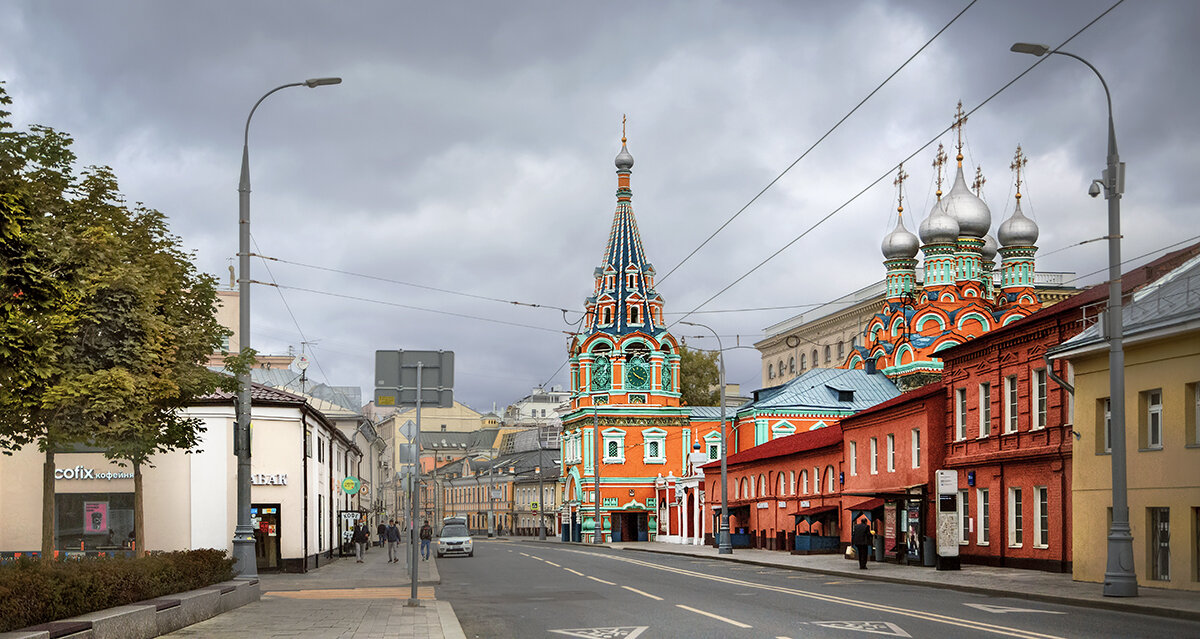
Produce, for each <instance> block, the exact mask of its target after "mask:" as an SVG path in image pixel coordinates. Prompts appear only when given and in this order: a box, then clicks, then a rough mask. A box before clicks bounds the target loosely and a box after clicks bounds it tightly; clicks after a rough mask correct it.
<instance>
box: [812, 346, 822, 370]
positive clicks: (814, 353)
mask: <svg viewBox="0 0 1200 639" xmlns="http://www.w3.org/2000/svg"><path fill="white" fill-rule="evenodd" d="M812 355H813V356H812V363H813V368H816V367H817V364H819V363H821V359H820V358H819V357H817V349H815V348H814V349H813V353H812Z"/></svg>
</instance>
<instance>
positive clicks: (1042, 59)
mask: <svg viewBox="0 0 1200 639" xmlns="http://www.w3.org/2000/svg"><path fill="white" fill-rule="evenodd" d="M1124 1H1125V0H1117V2H1116V3H1114V4H1113V5H1112V6H1111V7H1109V8H1108V9H1105V10H1104V12H1103V13H1101V14H1100V15H1098V16H1096V17H1095V18H1093V19H1092V21H1091V22H1088V23H1087V24H1085V25H1084V26H1083V27H1081V28H1080V29H1079V30H1078V31H1076V32H1075V33H1074V34H1072V35H1071V37H1069V38H1067V39H1066V40H1063V41H1062V42H1061V43H1060V44H1059V45H1058V46H1056V47H1054V49H1052V50H1055V51H1056V50H1058V49H1060V48H1062V47H1063V46H1065V45H1066V44H1068V43H1069V42H1071V41H1072V40H1074V39H1075V38H1077V37H1078V36H1079V34H1081V33H1083V32H1084V31H1086V30H1087V29H1089V28H1090V27H1091V26H1092V25H1094V24H1096V22H1098V21H1099V20H1100V19H1101V18H1103V17H1104V16H1106V15H1108V14H1109V13H1110V12H1111V11H1112V10H1113V9H1116V8H1117V7H1118V6H1119V5H1120V4H1121V3H1122V2H1124ZM1045 61H1046V56H1043V57H1040V58H1038V60H1037V61H1036V62H1034V63H1033V64H1031V65H1029V67H1027V68H1026V69H1025V70H1024V71H1022V72H1020V73H1018V74H1017V75H1016V77H1014V78H1013V79H1011V80H1009V81H1008V82H1006V83H1004V85H1003V86H1001V87H1000V88H999V89H997V90H996V91H995V92H993V93H992V94H991V95H989V96H988V97H987V98H985V99H984V100H983V101H982V102H980V103H979V104H978V105H976V106H975V107H974V108H972V109H971V110H970V111H968V112H967V113H966V114H964V117H969V116H971V115H973V114H974V113H975V112H976V111H978V110H979V109H982V108H983V107H984V105H986V104H987V103H988V102H991V101H992V100H993V99H994V98H995V97H996V96H998V95H1000V94H1001V93H1003V92H1004V91H1005V90H1007V89H1008V88H1009V87H1010V86H1012V85H1013V84H1015V83H1016V82H1017V80H1020V79H1021V78H1023V77H1025V75H1026V74H1027V73H1029V72H1030V71H1032V70H1033V69H1034V68H1035V67H1037V66H1038V65H1039V64H1041V63H1043V62H1045ZM953 127H954V125H953V124H952V125H950V126H948V127H946V128H945V129H942V130H941V131H940V132H939V133H938V134H937V135H935V136H933V137H932V138H931V139H930V140H929V141H928V142H926V143H925V144H922V145H921V146H920V147H918V148H917V149H916V150H915V151H913V152H912V153H910V154H908V156H906V157H905V158H904V159H902V160H901V161H899V162H897V163H896V164H893V165H892V166H891V167H889V168H888V170H887V171H885V172H884V173H883V174H882V175H880V176H879V177H877V178H875V179H874V180H872V181H871V182H870V183H869V184H867V185H866V186H865V187H863V188H862V189H861V190H859V191H858V192H857V193H855V194H854V195H853V196H851V197H850V199H848V200H846V201H845V202H843V203H842V204H841V205H840V206H838V207H837V208H835V209H833V210H832V211H830V212H829V213H828V214H827V215H825V216H824V217H822V218H821V219H819V220H817V221H816V222H815V223H814V224H813V225H812V226H810V227H808V228H807V229H806V230H805V231H804V232H802V233H800V235H797V236H796V237H794V238H792V240H791V241H789V242H788V243H787V244H784V245H783V246H782V247H780V248H779V249H778V250H776V251H775V252H774V253H771V254H770V255H768V256H767V257H766V259H764V260H763V261H761V262H759V263H758V264H757V265H755V266H754V267H753V268H751V269H750V270H749V271H747V272H746V273H744V274H742V275H741V276H739V277H738V278H737V279H735V280H734V281H732V282H730V283H729V284H728V285H727V286H725V288H722V289H721V290H719V291H717V292H716V293H714V294H713V295H712V296H711V297H709V298H708V299H706V300H705V301H704V302H702V303H700V305H698V306H697V307H696V308H694V309H692V310H691V311H689V312H688V313H687V314H685V315H684V316H683V317H684V318H686V317H688V316H690V315H691V314H692V313H695V312H696V311H698V310H700V308H702V307H703V306H704V305H705V304H708V303H709V302H711V301H713V300H715V299H717V298H718V297H720V296H721V295H722V294H724V293H725V292H726V291H728V290H729V289H731V288H733V287H734V286H736V285H737V284H738V283H739V282H741V281H742V280H744V279H746V278H747V277H749V276H750V275H752V274H753V273H754V272H755V271H757V270H758V269H760V268H762V267H763V266H764V265H766V264H767V262H770V261H771V260H773V259H775V258H776V257H778V256H779V254H780V253H783V252H784V251H786V250H787V249H789V248H791V247H792V245H794V244H795V243H796V242H799V241H800V240H801V239H803V238H804V237H805V236H807V235H808V234H809V233H811V232H812V231H813V230H814V229H816V228H817V227H818V226H820V225H822V224H824V223H825V222H826V221H827V220H828V219H829V218H831V217H833V216H834V215H837V214H838V213H840V212H841V211H842V210H844V209H845V208H846V207H847V206H849V205H850V204H852V203H854V201H855V200H857V199H858V198H859V197H862V195H863V194H864V193H866V192H867V191H869V190H871V189H872V188H874V187H875V185H876V184H879V183H880V182H881V181H883V179H884V178H886V177H888V176H890V175H891V174H892V172H893V171H895V170H896V167H897V166H899V165H901V164H904V163H905V162H908V161H909V160H911V159H913V158H914V157H916V155H917V154H918V153H920V152H922V151H924V150H925V149H926V148H928V147H929V146H931V145H932V144H933V143H934V142H937V141H938V139H940V138H941V137H942V136H943V135H945V134H946V133H947V132H948V131H950V129H952V128H953ZM682 320H683V318H680V319H677V320H675V322H673V323H672V324H671V325H670V326H668V327H667V329H668V330H669V329H670V328H671V326H674V325H675V324H678V323H679V322H680V321H682Z"/></svg>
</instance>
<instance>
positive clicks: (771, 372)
mask: <svg viewBox="0 0 1200 639" xmlns="http://www.w3.org/2000/svg"><path fill="white" fill-rule="evenodd" d="M767 379H775V365H774V364H767Z"/></svg>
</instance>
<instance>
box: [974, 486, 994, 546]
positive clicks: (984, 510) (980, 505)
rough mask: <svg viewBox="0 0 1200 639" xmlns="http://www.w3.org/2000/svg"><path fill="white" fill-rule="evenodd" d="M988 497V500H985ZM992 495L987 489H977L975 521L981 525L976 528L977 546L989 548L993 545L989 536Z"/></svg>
mask: <svg viewBox="0 0 1200 639" xmlns="http://www.w3.org/2000/svg"><path fill="white" fill-rule="evenodd" d="M984 496H987V497H988V499H984ZM991 507H992V503H991V495H990V494H989V493H988V489H986V488H976V489H975V521H976V522H978V523H979V525H978V526H976V527H975V545H976V546H987V545H990V544H991V538H990V537H989V536H988V527H989V525H990V524H991V512H990V511H991Z"/></svg>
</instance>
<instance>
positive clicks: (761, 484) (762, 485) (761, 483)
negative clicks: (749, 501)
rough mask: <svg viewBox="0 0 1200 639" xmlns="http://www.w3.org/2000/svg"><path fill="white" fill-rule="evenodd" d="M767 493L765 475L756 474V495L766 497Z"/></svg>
mask: <svg viewBox="0 0 1200 639" xmlns="http://www.w3.org/2000/svg"><path fill="white" fill-rule="evenodd" d="M767 494H768V493H767V476H766V475H763V474H759V476H758V496H759V497H766V496H767Z"/></svg>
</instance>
